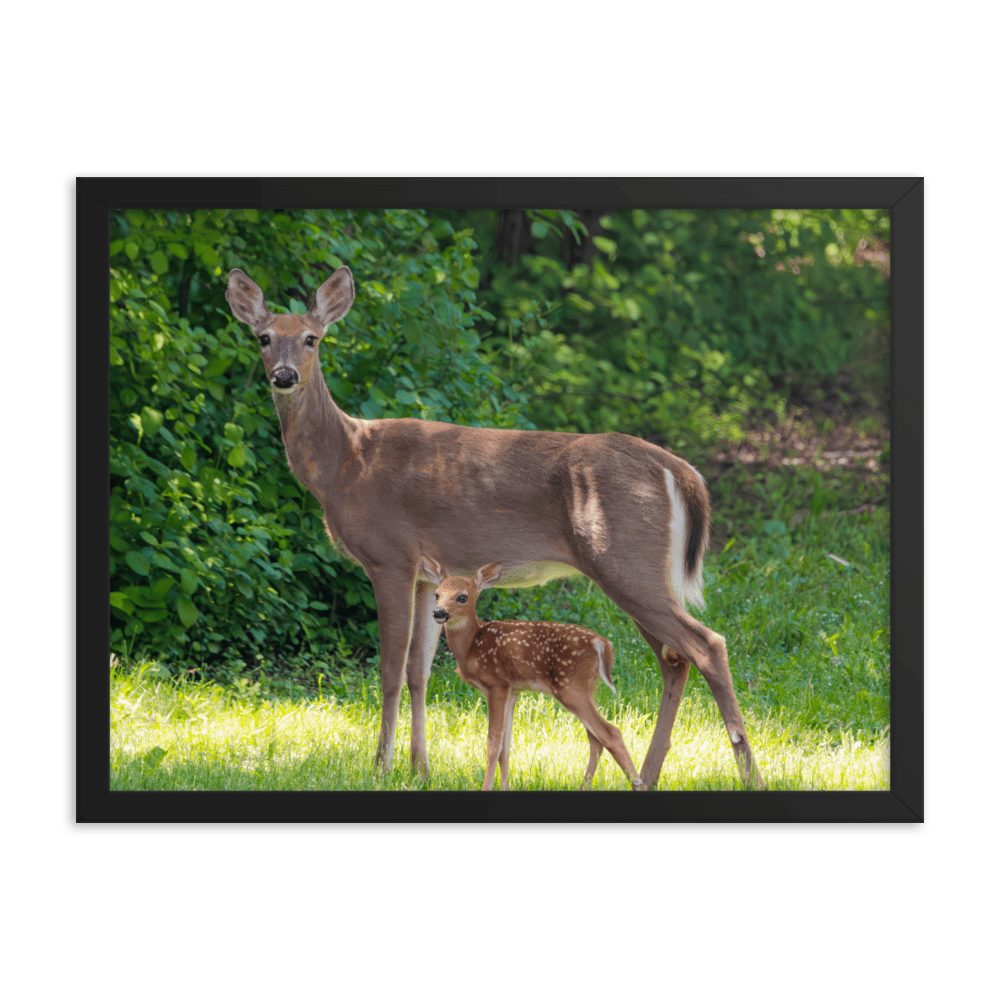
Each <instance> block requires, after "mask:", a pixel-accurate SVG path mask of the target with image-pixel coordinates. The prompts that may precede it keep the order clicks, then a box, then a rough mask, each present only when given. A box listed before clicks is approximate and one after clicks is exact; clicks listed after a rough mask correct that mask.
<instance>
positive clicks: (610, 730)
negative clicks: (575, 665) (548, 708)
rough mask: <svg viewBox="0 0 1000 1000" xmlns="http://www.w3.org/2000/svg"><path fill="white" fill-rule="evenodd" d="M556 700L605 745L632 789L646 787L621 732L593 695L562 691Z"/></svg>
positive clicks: (584, 692) (583, 692) (576, 691)
mask: <svg viewBox="0 0 1000 1000" xmlns="http://www.w3.org/2000/svg"><path fill="white" fill-rule="evenodd" d="M556 698H557V699H558V700H559V701H561V702H562V703H563V704H564V705H565V706H566V707H567V708H568V709H569V710H570V711H571V712H572V713H573V714H574V715H575V716H576V717H577V718H578V719H579V720H580V721H581V722H582V723H583V725H584V726H585V727H586V729H587V731H588V732H590V733H593V735H594V736H595V737H596V738H597V740H598V741H599V742H600V743H602V744H603V745H604V747H605V749H606V750H607V751H608V753H609V754H611V756H612V757H614V759H615V760H616V761H617V763H618V766H619V767H620V768H621V769H622V770H623V771H624V772H625V775H626V777H627V778H628V779H629V781H630V782H631V783H632V787H633V788H635V789H639V788H643V787H645V786H644V785H643V782H642V779H641V778H640V777H639V772H638V771H636V769H635V765H634V764H633V763H632V758H631V757H630V756H629V753H628V750H627V749H626V747H625V741H624V740H623V739H622V734H621V731H620V730H619V729H618V727H617V726H613V725H612V724H611V723H610V722H608V720H607V719H605V718H604V716H603V715H601V713H600V712H598V711H597V706H596V705H595V704H594V700H593V695H591V694H590V692H586V691H579V690H575V691H574V690H565V691H560V692H559V694H558V695H556Z"/></svg>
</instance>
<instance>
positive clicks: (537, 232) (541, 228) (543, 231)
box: [531, 222, 549, 240]
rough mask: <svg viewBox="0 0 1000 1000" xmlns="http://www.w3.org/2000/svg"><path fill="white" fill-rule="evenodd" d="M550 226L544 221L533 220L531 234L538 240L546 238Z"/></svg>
mask: <svg viewBox="0 0 1000 1000" xmlns="http://www.w3.org/2000/svg"><path fill="white" fill-rule="evenodd" d="M548 232H549V227H548V226H547V225H545V223H544V222H533V223H532V224H531V235H532V236H534V237H535V239H536V240H544V239H545V237H546V236H547V235H548Z"/></svg>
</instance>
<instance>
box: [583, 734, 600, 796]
mask: <svg viewBox="0 0 1000 1000" xmlns="http://www.w3.org/2000/svg"><path fill="white" fill-rule="evenodd" d="M583 731H584V732H585V733H586V734H587V741H588V742H589V743H590V760H588V761H587V771H586V773H585V774H584V776H583V783H582V784H581V785H580V791H581V792H585V791H586V790H587V789H588V788H590V786H591V783H592V782H593V780H594V774H595V772H596V771H597V762H598V761H599V760H600V758H601V754H602V753H604V744H603V743H601V741H600V740H599V739H598V738H597V737H596V736H595V735H594V734H593V733H592V732H591V731H590V730H589V729H588V728H587V727H586V726H584V727H583Z"/></svg>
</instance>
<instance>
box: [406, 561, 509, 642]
mask: <svg viewBox="0 0 1000 1000" xmlns="http://www.w3.org/2000/svg"><path fill="white" fill-rule="evenodd" d="M420 566H421V569H422V570H423V572H424V575H425V576H426V577H427V579H428V580H430V581H431V583H433V584H435V585H436V586H437V593H436V594H435V595H434V611H433V612H432V615H433V617H434V621H436V622H438V624H445V625H446V626H447V627H448V628H449V629H453V628H461V627H462V626H463V625H465V624H466V623H467V622H468V621H469V620H472V621H475V620H476V598H477V597H479V595H480V594H481V593H482V592H483V591H484V590H488V589H489V588H490V587H494V586H496V584H497V582H498V581H499V579H500V575H501V573H502V572H503V566H501V565H500V563H490V564H489V565H488V566H482V567H480V568H479V569H477V570H476V573H475V575H474V576H473V577H472V579H471V580H470V579H469V578H468V577H464V576H448V575H447V574H446V573H445V572H444V570H443V569H441V566H440V564H439V563H438V562H437V560H435V559H432V558H431V557H430V556H426V555H425V556H421V558H420Z"/></svg>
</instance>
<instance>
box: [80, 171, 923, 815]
mask: <svg viewBox="0 0 1000 1000" xmlns="http://www.w3.org/2000/svg"><path fill="white" fill-rule="evenodd" d="M77 299H78V312H77V337H78V344H79V348H80V349H79V350H78V359H79V371H78V386H79V392H78V400H79V402H78V410H77V421H78V437H77V452H78V462H77V468H78V469H79V470H80V474H81V476H82V475H84V474H86V475H87V476H88V478H92V470H94V469H102V470H103V469H107V470H108V475H109V494H108V496H109V501H108V507H107V509H101V510H98V509H97V507H98V504H97V502H96V501H95V500H94V496H95V495H101V496H102V497H103V496H104V494H103V493H101V492H100V491H92V490H83V489H80V490H79V491H78V520H77V531H78V533H77V544H78V553H77V566H78V579H77V593H78V617H77V622H78V660H77V702H78V711H77V737H78V748H77V753H78V756H77V818H78V821H80V822H112V821H147V822H184V821H275V822H305V821H313V822H371V821H396V822H417V821H419V822H478V821H503V822H623V821H626V822H678V821H687V822H690V821H757V822H760V821H770V822H775V821H825V822H850V821H868V822H874V821H882V822H885V821H894V822H920V821H922V819H923V653H922V642H923V617H922V616H923V611H922V591H923V522H922V517H923V515H922V503H921V496H922V478H923V458H922V444H923V429H922V415H923V397H922V392H923V182H922V181H921V180H920V179H919V178H848V179H790V178H775V179H767V178H757V179H742V180H740V179H647V178H632V179H606V178H605V179H590V178H569V179H555V178H534V179H528V178H524V179H512V178H506V179H504V178H477V179H461V178H439V179H434V178H424V179H399V178H371V179H344V178H341V179H312V178H310V179H302V178H300V179H277V178H265V179H250V178H236V179H223V178H212V179H193V178H192V179H164V178H148V179H124V178H81V179H79V180H78V184H77ZM105 338H108V340H107V343H108V354H107V355H105V354H104V353H103V349H102V351H94V350H92V347H93V344H94V343H95V342H99V343H101V344H102V345H103V344H104V343H105ZM85 345H86V346H87V347H88V348H91V349H89V350H84V349H83V348H84V346H85ZM95 387H96V388H95ZM84 390H86V391H84ZM98 390H99V391H98ZM95 399H98V400H100V405H99V406H98V405H95V403H94V401H95ZM109 446H110V447H109ZM106 567H107V570H108V575H107V577H105V568H106ZM890 570H891V575H890ZM107 581H109V582H110V585H109V586H106V582H107ZM893 623H894V624H895V625H896V628H891V625H892V624H893ZM890 640H891V641H890ZM890 652H891V656H890ZM109 660H110V665H111V667H110V682H109V674H108V673H107V672H106V670H107V668H106V664H108V663H109ZM109 683H110V686H109ZM109 748H110V758H109ZM604 750H607V751H608V753H607V754H604V753H603V751H604ZM635 791H638V792H642V793H643V794H633V792H635Z"/></svg>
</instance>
